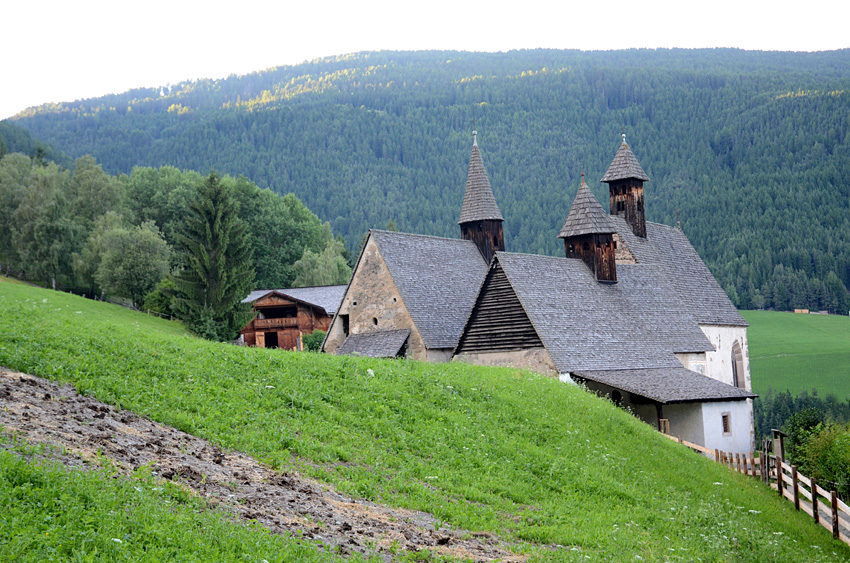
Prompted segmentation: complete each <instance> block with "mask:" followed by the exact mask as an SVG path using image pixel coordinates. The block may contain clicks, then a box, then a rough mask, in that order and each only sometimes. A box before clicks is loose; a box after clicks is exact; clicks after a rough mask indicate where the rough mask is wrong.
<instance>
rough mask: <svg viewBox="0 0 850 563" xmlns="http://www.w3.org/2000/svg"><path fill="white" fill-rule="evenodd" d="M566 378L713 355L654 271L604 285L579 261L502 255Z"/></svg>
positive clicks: (632, 268) (621, 273)
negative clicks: (697, 354)
mask: <svg viewBox="0 0 850 563" xmlns="http://www.w3.org/2000/svg"><path fill="white" fill-rule="evenodd" d="M496 259H497V260H499V263H500V264H501V266H502V268H503V269H504V271H505V274H506V275H507V276H508V279H509V281H510V283H511V286H512V287H513V288H514V291H515V292H516V294H517V296H518V297H519V299H520V302H521V303H522V306H523V308H524V309H525V311H526V313H527V314H528V316H529V318H530V319H531V322H532V323H533V324H534V327H535V329H536V330H537V334H538V335H539V336H540V339H541V340H542V341H543V344H544V345H545V346H546V349H547V351H548V352H549V354H550V355H551V356H552V360H553V361H554V362H555V366H556V367H557V368H558V370H559V371H560V372H562V373H566V372H576V371H583V370H622V369H649V368H675V367H681V365H682V364H681V363H679V360H677V359H676V356H675V353H677V352H705V351H713V350H714V347H713V346H712V344H711V342H709V341H708V339H707V338H706V337H705V335H704V334H703V332H702V331H701V330H700V328H699V326H698V325H697V323H696V321H695V320H694V319H693V317H691V316H690V315H689V314H688V313H687V310H686V309H685V307H684V306H683V305H682V303H681V302H680V301H679V300H678V299H677V297H676V292H675V291H674V290H673V288H672V286H671V285H670V284H669V282H668V281H667V280H666V279H665V277H664V276H663V275H661V272H660V271H659V270H658V269H657V268H656V267H655V266H654V265H636V264H622V265H619V264H618V266H617V283H616V284H600V283H597V282H596V280H595V279H594V277H593V274H592V272H591V271H590V270H589V269H588V268H587V266H586V265H585V264H584V262H582V261H581V260H579V259H570V258H554V257H549V256H537V255H531V254H514V253H506V252H497V253H496Z"/></svg>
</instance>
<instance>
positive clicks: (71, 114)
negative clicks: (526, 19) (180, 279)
mask: <svg viewBox="0 0 850 563" xmlns="http://www.w3.org/2000/svg"><path fill="white" fill-rule="evenodd" d="M848 99H850V51H847V50H844V51H836V52H825V53H764V52H749V51H740V50H734V49H703V50H676V49H673V50H629V51H608V52H579V51H554V50H533V51H513V52H510V53H495V54H490V53H460V52H441V51H429V52H416V53H397V52H377V53H360V54H356V55H348V56H345V57H332V58H327V59H322V60H318V61H312V62H310V63H304V64H302V65H296V66H285V67H279V68H275V69H270V70H268V71H264V72H258V73H253V74H249V75H245V76H233V77H230V78H228V79H226V80H200V81H194V82H184V83H180V84H176V85H174V86H173V88H172V89H171V90H170V91H169V92H168V93H163V95H160V92H159V91H158V89H139V90H132V91H129V92H126V93H124V94H119V95H111V96H106V97H103V98H98V99H92V100H84V101H79V102H73V103H68V104H52V105H50V106H44V107H41V108H35V109H32V110H28V111H27V112H24V113H22V114H21V115H19V116H17V117H16V118H15V120H14V124H15V125H16V126H17V127H23V128H25V129H26V130H28V131H29V132H30V133H31V134H32V135H34V136H35V137H37V138H38V139H40V140H41V141H42V142H43V143H50V144H52V145H54V146H56V147H59V148H61V149H62V150H64V151H65V152H67V153H68V154H71V155H73V156H81V155H84V154H92V155H94V156H95V157H96V158H97V159H98V161H99V162H102V163H103V166H104V169H105V170H107V171H110V172H112V173H124V174H130V175H131V176H132V175H133V173H132V170H133V167H135V166H138V165H145V166H154V167H163V166H177V167H180V168H184V169H195V170H205V169H208V168H209V167H210V166H215V167H216V169H219V170H222V171H224V172H226V173H229V174H231V175H234V176H236V175H239V174H243V175H244V176H245V177H246V178H248V179H250V180H251V181H252V182H255V183H258V184H260V185H262V186H268V187H270V188H271V189H272V190H273V191H274V192H276V193H278V194H288V193H292V194H295V196H297V197H298V198H299V199H300V200H301V201H303V202H304V203H305V204H306V205H307V206H308V207H309V208H310V209H311V210H312V211H313V212H315V213H316V214H318V216H319V217H321V218H322V220H323V221H328V222H330V225H331V226H332V228H333V230H334V232H335V233H338V234H341V235H343V236H344V238H345V240H347V241H348V243H349V245H352V246H351V247H350V248H349V250H350V251H354V250H356V244H357V242H358V241H360V240H361V237H362V235H363V233H364V232H366V230H367V229H368V228H372V227H378V226H381V225H385V224H387V221H388V220H389V219H391V218H392V220H393V221H394V222H395V223H396V224H397V225H398V228H399V229H400V230H403V231H408V232H416V233H422V234H431V235H438V236H450V237H457V236H458V228H457V224H456V222H457V218H458V214H459V212H460V206H461V201H462V197H463V189H464V185H465V179H466V167H467V165H468V158H469V150H470V145H471V136H470V133H471V131H472V129H473V128H475V129H477V130H478V131H479V145H480V147H481V151H482V155H483V157H484V161H485V164H486V167H487V170H488V173H489V175H490V180H491V184H492V186H493V190H494V192H495V195H496V199H497V202H498V204H499V206H500V209H501V211H502V214H503V215H504V217H505V219H506V221H505V237H506V239H507V240H506V244H507V249H508V250H511V251H519V252H532V253H543V254H558V253H560V252H561V251H562V248H561V247H560V246H559V244H558V239H557V231H558V228H559V227H560V225H561V224H562V223H563V220H564V217H566V214H567V210H568V208H569V205H570V202H571V201H572V198H573V197H574V196H575V193H576V190H577V189H578V185H579V177H580V174H581V172H582V171H585V172H586V173H587V175H588V178H589V179H590V180H591V181H590V184H591V188H592V190H593V191H594V193H595V194H596V196H597V197H598V198H599V200H600V202H601V203H602V204H603V206H605V205H607V201H608V197H607V193H606V191H605V187H604V186H601V185H598V184H594V182H593V181H592V180H593V178H601V176H602V174H603V173H604V171H605V169H606V167H607V165H608V164H609V163H610V161H611V158H612V157H613V155H614V153H615V151H616V149H617V146H618V144H619V142H620V134H621V133H622V132H623V131H625V132H626V133H627V138H628V141H629V143H630V146H631V147H632V148H633V150H634V151H635V154H636V155H637V157H638V159H639V160H640V162H641V164H642V166H643V167H644V169H645V170H646V172H647V173H648V175H649V177H650V178H651V182H649V183H648V184H647V186H646V212H647V218H648V220H650V221H656V222H662V223H666V224H671V225H672V224H675V223H676V222H677V221H679V222H680V223H681V225H682V229H683V230H684V232H685V234H687V236H688V237H689V239H690V240H691V242H692V243H693V244H694V246H695V248H696V249H697V251H698V252H699V253H700V255H701V256H702V257H703V259H704V260H705V261H706V263H707V264H708V266H709V268H711V270H712V272H713V273H714V274H715V276H716V277H717V278H718V281H719V282H720V284H721V286H722V287H724V288H726V289H727V292H728V293H729V294H730V295H731V296H732V297H733V299H734V300H735V303H736V305H738V306H739V307H742V308H749V307H769V308H770V307H772V308H778V309H788V308H798V307H803V308H810V309H828V310H830V311H834V312H846V310H847V287H848V286H850V198H848V195H847V186H848V179H850V135H848V131H850V104H848ZM0 134H2V131H0ZM148 170H151V169H148ZM159 170H162V168H159ZM147 173H148V174H153V172H147ZM175 179H176V177H172V178H171V180H175ZM163 180H164V179H163ZM235 181H238V180H235ZM179 188H180V187H179V186H177V185H175V186H173V190H166V193H171V191H174V192H175V196H174V197H175V200H170V201H159V202H157V206H158V209H161V210H163V213H164V215H163V216H162V217H161V218H157V219H156V220H157V225H159V226H160V228H161V229H163V231H164V233H165V235H166V239H167V240H171V237H172V235H171V234H170V230H172V229H173V225H174V222H173V221H174V215H173V212H172V211H170V209H172V208H171V207H170V206H171V205H173V204H175V203H176V199H179V197H178V196H179V193H180V191H179ZM166 199H169V198H166ZM240 203H244V202H242V201H241V200H240ZM136 212H137V213H144V206H142V207H141V208H139V209H136ZM275 229H278V231H277V232H276V231H275ZM275 229H265V230H264V233H266V234H265V235H263V236H266V237H268V240H271V241H273V242H272V243H269V244H265V245H264V244H263V243H261V242H260V241H259V240H257V239H256V238H255V239H254V240H253V241H252V246H253V248H254V251H255V253H257V254H258V255H259V253H261V252H265V251H268V252H272V249H275V250H274V252H279V253H280V255H286V256H287V260H286V264H289V265H291V264H294V262H295V261H296V260H298V259H299V258H300V257H301V252H300V251H298V249H296V250H292V251H290V250H285V249H282V247H281V246H280V245H281V243H282V242H284V241H286V240H287V236H286V235H279V234H278V232H280V233H285V232H287V229H286V228H284V227H283V226H280V225H277V226H275ZM253 236H255V235H254V234H253V233H252V237H253ZM311 236H312V235H311ZM326 244H327V242H326V240H325V241H322V242H321V243H316V244H314V245H313V246H311V252H313V253H320V252H321V251H322V250H323V249H324V247H325V246H326ZM278 248H281V250H279V251H278V250H277V249H278ZM293 256H294V258H293ZM259 264H261V265H262V266H260V265H259ZM275 264H277V262H276V260H262V261H259V263H258V268H257V274H258V283H259V284H260V285H265V286H267V287H275V286H277V287H281V286H286V285H288V284H289V283H291V282H292V281H294V279H295V276H294V272H293V271H292V270H291V266H285V267H284V266H281V267H278V266H277V265H275ZM263 268H267V270H263ZM830 273H832V274H834V275H830ZM259 280H268V282H269V283H268V284H266V283H263V282H260V281H259ZM284 280H288V282H286V283H279V282H281V281H284ZM273 281H274V283H272V282H273Z"/></svg>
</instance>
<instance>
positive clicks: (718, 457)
mask: <svg viewBox="0 0 850 563" xmlns="http://www.w3.org/2000/svg"><path fill="white" fill-rule="evenodd" d="M714 461H716V462H717V463H720V450H718V449H717V448H714Z"/></svg>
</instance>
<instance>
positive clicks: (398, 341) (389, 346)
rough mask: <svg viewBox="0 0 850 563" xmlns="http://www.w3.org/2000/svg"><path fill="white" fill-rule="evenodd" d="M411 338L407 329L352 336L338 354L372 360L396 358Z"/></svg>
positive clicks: (343, 344)
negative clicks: (364, 357)
mask: <svg viewBox="0 0 850 563" xmlns="http://www.w3.org/2000/svg"><path fill="white" fill-rule="evenodd" d="M409 336H410V329H407V328H404V329H400V330H381V331H377V332H364V333H361V334H351V335H349V336H348V337H347V338H346V339H345V341H344V342H343V343H342V346H340V347H339V350H337V352H336V353H337V354H340V355H348V356H368V357H370V358H394V357H396V356H397V355H398V352H399V350H401V347H402V346H404V343H405V341H407V338H408V337H409Z"/></svg>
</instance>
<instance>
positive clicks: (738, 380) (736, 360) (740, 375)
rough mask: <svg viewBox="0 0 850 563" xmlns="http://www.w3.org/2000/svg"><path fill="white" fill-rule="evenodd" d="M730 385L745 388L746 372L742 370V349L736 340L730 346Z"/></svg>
mask: <svg viewBox="0 0 850 563" xmlns="http://www.w3.org/2000/svg"><path fill="white" fill-rule="evenodd" d="M732 385H734V386H735V387H739V388H741V389H746V388H747V374H746V372H745V371H744V351H743V350H742V349H741V344H740V343H739V342H738V341H737V340H736V341H735V344H734V345H733V346H732Z"/></svg>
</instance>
